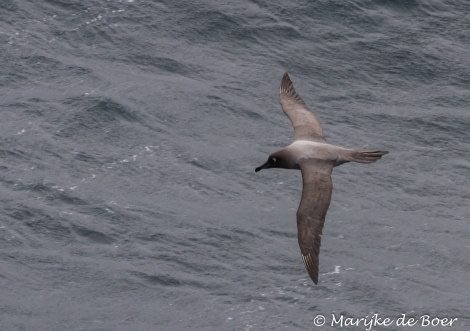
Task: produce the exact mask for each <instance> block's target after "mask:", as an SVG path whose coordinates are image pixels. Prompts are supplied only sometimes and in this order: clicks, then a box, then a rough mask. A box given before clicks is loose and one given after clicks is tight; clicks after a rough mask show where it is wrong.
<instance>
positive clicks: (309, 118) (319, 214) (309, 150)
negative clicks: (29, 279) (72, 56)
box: [255, 72, 388, 284]
mask: <svg viewBox="0 0 470 331" xmlns="http://www.w3.org/2000/svg"><path fill="white" fill-rule="evenodd" d="M279 101H280V103H281V106H282V110H283V112H284V113H285V114H286V115H287V117H289V119H290V121H291V122H292V126H293V127H294V142H293V143H292V144H290V145H289V146H287V147H285V148H283V149H281V150H279V151H277V152H274V153H272V154H271V155H269V157H268V160H267V161H266V162H265V163H264V164H262V165H261V166H259V167H257V168H256V169H255V171H256V172H258V171H260V170H262V169H268V168H283V169H298V170H300V172H301V173H302V182H303V189H302V197H301V199H300V205H299V208H298V210H297V235H298V240H299V246H300V252H301V254H302V259H303V261H304V265H305V268H306V269H307V272H308V274H309V276H310V278H312V280H313V282H314V283H315V284H317V283H318V265H319V263H318V256H319V254H320V244H321V237H322V230H323V225H324V223H325V217H326V212H327V211H328V207H329V206H330V200H331V191H332V190H333V184H332V181H331V173H332V171H333V167H337V166H339V165H341V164H343V163H346V162H359V163H373V162H375V161H377V160H378V159H380V158H381V157H382V156H383V155H385V154H388V152H387V151H381V150H369V149H364V148H343V147H340V146H336V145H332V144H329V143H328V142H327V141H326V139H325V137H324V136H323V129H322V127H321V124H320V121H319V120H318V118H317V117H316V116H315V114H314V113H312V112H311V111H310V110H309V109H308V108H307V106H306V104H305V102H304V101H303V100H302V98H301V97H300V96H299V95H298V94H297V92H296V91H295V89H294V84H293V83H292V81H291V80H290V78H289V75H288V74H287V72H286V73H285V74H284V76H283V77H282V81H281V87H280V98H279Z"/></svg>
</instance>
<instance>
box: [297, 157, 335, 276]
mask: <svg viewBox="0 0 470 331" xmlns="http://www.w3.org/2000/svg"><path fill="white" fill-rule="evenodd" d="M332 169H333V165H332V164H327V163H316V162H307V163H304V164H301V165H300V170H301V171H302V181H303V189H302V199H301V200H300V205H299V209H298V210H297V231H298V239H299V246H300V252H301V253H302V259H303V261H304V264H305V268H306V269H307V271H308V274H309V275H310V277H311V278H312V280H313V282H314V283H315V284H317V283H318V256H319V254H320V244H321V236H322V230H323V224H324V223H325V217H326V212H327V211H328V207H329V206H330V200H331V192H332V190H333V184H332V181H331V170H332Z"/></svg>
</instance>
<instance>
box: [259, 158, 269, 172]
mask: <svg viewBox="0 0 470 331" xmlns="http://www.w3.org/2000/svg"><path fill="white" fill-rule="evenodd" d="M267 168H271V162H269V160H267V161H266V162H265V163H263V164H262V165H260V166H259V167H258V168H256V169H255V171H256V172H258V171H260V170H263V169H267Z"/></svg>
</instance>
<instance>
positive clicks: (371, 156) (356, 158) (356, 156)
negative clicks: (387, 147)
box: [351, 148, 388, 163]
mask: <svg viewBox="0 0 470 331" xmlns="http://www.w3.org/2000/svg"><path fill="white" fill-rule="evenodd" d="M385 154H388V151H371V150H369V149H363V148H361V149H354V150H353V151H352V153H351V162H359V163H374V162H375V161H377V160H378V159H380V158H381V157H382V155H385Z"/></svg>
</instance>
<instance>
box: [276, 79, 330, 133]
mask: <svg viewBox="0 0 470 331" xmlns="http://www.w3.org/2000/svg"><path fill="white" fill-rule="evenodd" d="M279 102H280V103H281V106H282V111H283V112H284V113H285V114H286V115H287V117H289V119H290V121H291V122H292V126H293V127H294V139H295V140H298V139H303V140H312V141H318V142H326V140H325V138H324V137H323V130H322V127H321V124H320V121H319V120H318V118H317V117H316V116H315V114H314V113H312V112H311V111H310V110H309V109H308V108H307V106H306V105H305V102H304V101H303V100H302V98H301V97H300V96H299V95H298V94H297V92H296V91H295V89H294V84H292V81H291V80H290V78H289V75H288V74H287V72H286V73H285V74H284V76H283V77H282V81H281V87H280V97H279Z"/></svg>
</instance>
